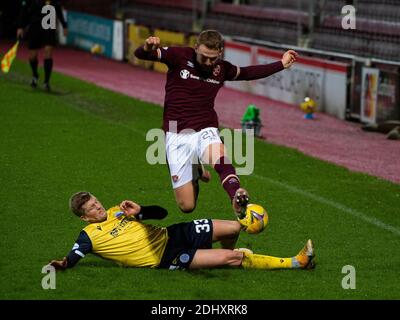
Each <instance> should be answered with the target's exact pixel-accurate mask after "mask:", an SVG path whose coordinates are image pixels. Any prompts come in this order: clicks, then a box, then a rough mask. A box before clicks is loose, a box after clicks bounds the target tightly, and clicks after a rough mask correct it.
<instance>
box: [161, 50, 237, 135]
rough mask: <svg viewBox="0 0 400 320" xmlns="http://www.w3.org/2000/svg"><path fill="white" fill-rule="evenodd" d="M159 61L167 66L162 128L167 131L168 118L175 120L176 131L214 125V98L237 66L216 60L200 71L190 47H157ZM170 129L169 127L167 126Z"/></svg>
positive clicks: (232, 76) (215, 123)
mask: <svg viewBox="0 0 400 320" xmlns="http://www.w3.org/2000/svg"><path fill="white" fill-rule="evenodd" d="M160 51H161V59H160V61H161V62H163V63H165V64H166V65H167V66H168V69H169V70H168V73H167V83H166V85H165V101H164V121H163V129H164V130H165V131H169V126H168V124H169V121H176V122H177V126H178V132H179V131H181V130H183V129H187V128H190V129H193V130H196V131H200V130H201V129H204V128H207V127H216V128H218V117H217V113H216V112H215V110H214V101H215V97H216V96H217V93H218V90H219V89H220V88H221V87H222V86H223V84H224V81H225V80H232V79H233V78H234V77H235V76H236V73H237V67H236V66H234V65H232V64H231V63H229V62H227V61H224V60H222V61H219V62H217V63H216V65H215V66H214V69H213V71H212V72H210V73H205V72H204V71H202V69H201V68H200V66H199V65H198V63H197V60H196V53H195V51H194V49H193V48H180V47H170V48H160ZM171 129H172V128H171Z"/></svg>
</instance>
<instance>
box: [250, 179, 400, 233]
mask: <svg viewBox="0 0 400 320" xmlns="http://www.w3.org/2000/svg"><path fill="white" fill-rule="evenodd" d="M251 176H253V177H255V178H258V179H261V180H265V181H268V182H269V183H272V184H275V185H277V186H279V187H281V188H284V189H286V190H289V191H290V192H293V193H297V194H300V195H302V196H304V197H306V198H310V199H312V200H314V201H317V202H319V203H322V204H325V205H328V206H331V207H333V208H335V209H338V210H340V211H343V212H346V213H348V214H350V215H352V216H353V217H356V218H359V219H361V220H363V221H365V222H367V223H369V224H372V225H374V226H376V227H378V228H381V229H384V230H387V231H390V232H392V233H394V234H395V235H397V236H400V229H399V228H396V227H393V226H391V225H389V224H386V223H384V222H382V221H380V220H378V219H376V218H373V217H369V216H367V215H366V214H364V213H362V212H360V211H357V210H354V209H352V208H349V207H346V206H345V205H343V204H340V203H338V202H335V201H332V200H329V199H326V198H324V197H321V196H318V195H316V194H314V193H311V192H307V191H304V190H301V189H299V188H296V187H294V186H292V185H289V184H287V183H283V182H279V181H276V180H274V179H271V178H267V177H264V176H260V175H258V174H254V173H253V174H252V175H251Z"/></svg>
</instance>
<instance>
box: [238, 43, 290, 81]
mask: <svg viewBox="0 0 400 320" xmlns="http://www.w3.org/2000/svg"><path fill="white" fill-rule="evenodd" d="M297 57H298V54H297V52H296V51H294V50H288V51H286V52H285V53H284V54H283V56H282V59H281V60H279V61H276V62H273V63H269V64H262V65H255V66H249V67H240V68H239V69H238V72H237V76H236V77H235V78H234V79H233V80H238V81H241V80H257V79H262V78H266V77H269V76H271V75H273V74H274V73H276V72H279V71H282V70H283V69H287V68H290V67H291V66H292V65H293V64H294V63H295V62H296V58H297Z"/></svg>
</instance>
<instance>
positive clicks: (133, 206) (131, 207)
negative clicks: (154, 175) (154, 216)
mask: <svg viewBox="0 0 400 320" xmlns="http://www.w3.org/2000/svg"><path fill="white" fill-rule="evenodd" d="M119 207H120V208H121V209H122V211H123V212H124V214H125V216H127V217H128V216H135V215H137V214H138V213H139V212H140V209H141V207H140V205H138V204H137V203H135V202H133V201H130V200H124V201H122V202H121V204H120V205H119Z"/></svg>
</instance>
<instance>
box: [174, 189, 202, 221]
mask: <svg viewBox="0 0 400 320" xmlns="http://www.w3.org/2000/svg"><path fill="white" fill-rule="evenodd" d="M174 192H175V200H176V203H177V204H178V207H179V209H180V210H181V211H182V212H184V213H190V212H192V211H193V210H194V209H195V208H196V201H197V196H198V194H199V185H198V182H197V181H189V182H188V183H186V184H184V185H183V186H180V187H178V188H176V189H174Z"/></svg>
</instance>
